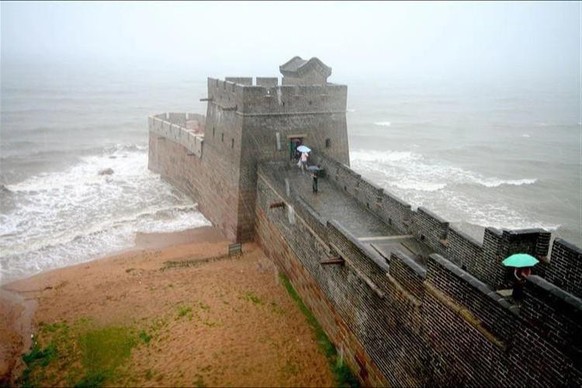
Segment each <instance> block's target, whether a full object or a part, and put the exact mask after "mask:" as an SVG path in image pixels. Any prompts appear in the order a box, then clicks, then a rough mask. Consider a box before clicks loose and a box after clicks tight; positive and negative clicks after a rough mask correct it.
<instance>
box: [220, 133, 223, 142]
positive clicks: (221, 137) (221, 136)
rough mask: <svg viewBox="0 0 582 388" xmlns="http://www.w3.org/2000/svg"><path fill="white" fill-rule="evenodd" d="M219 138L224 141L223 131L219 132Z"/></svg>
mask: <svg viewBox="0 0 582 388" xmlns="http://www.w3.org/2000/svg"><path fill="white" fill-rule="evenodd" d="M220 140H221V141H222V142H223V143H224V133H221V134H220Z"/></svg>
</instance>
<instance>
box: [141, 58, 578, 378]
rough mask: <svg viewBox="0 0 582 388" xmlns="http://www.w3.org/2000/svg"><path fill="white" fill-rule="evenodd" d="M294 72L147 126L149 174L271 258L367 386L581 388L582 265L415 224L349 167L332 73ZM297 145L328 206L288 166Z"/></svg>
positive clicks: (524, 242) (526, 236)
mask: <svg viewBox="0 0 582 388" xmlns="http://www.w3.org/2000/svg"><path fill="white" fill-rule="evenodd" d="M281 72H282V73H283V76H284V78H283V80H282V85H280V84H279V79H278V78H276V77H256V78H254V79H253V78H250V77H226V78H225V79H224V80H218V79H213V78H208V95H207V96H206V98H204V99H203V100H206V101H208V108H207V114H206V117H204V116H200V115H193V114H186V113H162V114H158V115H154V116H150V117H149V118H148V127H149V132H150V141H149V162H148V163H149V168H150V169H152V170H153V171H156V172H158V173H160V175H161V176H162V177H163V178H164V179H166V180H168V181H170V182H171V183H172V184H173V185H174V186H176V187H178V188H179V189H181V190H183V191H184V192H186V193H188V194H189V195H191V196H192V197H193V198H194V199H195V200H196V201H197V203H198V206H199V210H200V211H201V212H202V213H203V214H204V215H205V217H207V218H208V219H209V220H210V221H211V222H212V223H213V224H214V225H216V226H217V227H219V228H220V229H221V230H222V231H223V233H224V234H225V236H226V237H227V238H228V239H230V240H232V241H237V242H247V241H257V242H258V243H259V244H260V245H261V247H262V249H263V250H264V251H265V253H266V254H267V255H268V256H269V257H270V258H271V259H272V260H273V261H274V262H275V263H276V264H277V267H278V269H279V270H280V271H282V272H284V273H285V274H286V275H287V276H288V277H289V279H290V281H291V282H292V284H293V285H294V287H295V288H296V290H297V291H298V293H299V294H300V295H301V297H302V298H303V300H304V301H305V303H306V304H307V305H308V306H309V308H310V309H311V310H312V311H313V313H314V315H315V316H316V317H317V319H318V321H319V322H320V323H321V325H322V326H323V328H324V329H325V331H326V333H327V334H328V335H329V336H330V338H331V339H332V341H333V342H334V344H335V345H336V346H337V348H338V349H339V352H340V353H341V354H342V356H343V359H344V360H345V361H346V362H347V363H348V365H349V366H350V367H351V368H352V369H353V370H354V371H356V373H357V375H358V377H359V379H360V381H361V382H362V383H363V384H365V385H370V386H386V385H394V386H457V385H463V386H466V385H468V386H482V385H491V386H539V387H542V386H543V387H546V386H582V365H581V361H580V360H582V342H581V341H582V331H581V329H582V327H581V325H582V302H581V299H580V298H581V294H582V250H581V249H580V248H578V247H576V246H574V245H573V244H570V243H568V242H566V241H564V240H562V239H560V238H556V239H555V240H554V241H553V244H552V243H551V240H552V236H551V234H550V232H548V231H545V230H543V229H522V230H499V229H496V228H491V227H489V228H486V229H485V230H484V234H483V239H482V240H481V241H480V240H478V239H475V238H474V237H471V236H470V235H468V234H467V233H465V232H463V231H462V230H460V229H459V228H458V227H457V226H455V225H454V223H451V222H449V221H448V220H446V219H444V218H442V217H440V216H439V215H438V214H435V213H433V212H432V211H431V210H430V209H427V208H425V207H419V208H417V209H413V208H412V206H411V205H410V204H409V203H407V202H406V201H404V200H402V199H401V198H398V197H397V196H395V195H393V194H392V193H390V192H389V191H387V190H385V189H383V188H381V187H379V186H378V185H377V184H375V183H373V182H370V181H369V180H367V179H366V178H364V177H362V176H361V174H359V173H357V172H356V171H353V170H352V169H351V168H350V167H349V147H348V137H347V124H346V116H345V111H346V101H347V87H346V86H344V85H335V84H331V83H328V82H327V77H328V76H329V75H330V74H331V68H329V67H328V66H326V65H325V64H323V63H322V62H321V61H320V60H319V59H317V58H312V59H310V60H303V59H301V58H300V57H294V58H292V59H291V60H290V61H288V62H287V63H285V64H284V65H282V66H281ZM298 140H301V141H302V142H303V143H304V144H307V145H309V146H310V148H312V149H313V153H312V155H311V159H310V162H311V164H320V165H321V167H322V168H323V171H324V174H323V175H324V176H323V179H322V180H321V181H320V185H325V186H327V187H326V190H330V192H329V194H330V195H329V196H328V197H326V196H325V195H323V196H322V195H321V194H322V193H321V192H320V193H319V194H313V196H310V194H311V189H310V187H309V184H310V181H309V179H310V178H309V177H308V175H304V174H301V173H300V172H299V171H298V170H297V168H296V167H295V166H294V163H291V160H292V159H293V157H294V156H295V155H294V148H293V147H294V146H295V145H296V144H297V141H298ZM307 193H308V194H307ZM328 199H329V203H325V202H326V201H327V200H328ZM518 252H520V253H529V254H531V255H533V256H535V257H537V258H538V259H539V260H540V262H539V264H538V265H536V266H535V267H534V268H533V274H532V275H531V276H529V277H528V278H527V279H526V281H525V283H524V284H523V290H522V291H523V292H522V295H521V297H518V294H516V296H515V297H514V296H512V293H511V289H510V288H511V287H512V286H513V284H514V277H513V276H514V274H513V272H512V271H513V268H507V267H505V266H503V265H502V261H503V260H504V259H505V258H506V257H508V256H510V255H511V254H513V253H518Z"/></svg>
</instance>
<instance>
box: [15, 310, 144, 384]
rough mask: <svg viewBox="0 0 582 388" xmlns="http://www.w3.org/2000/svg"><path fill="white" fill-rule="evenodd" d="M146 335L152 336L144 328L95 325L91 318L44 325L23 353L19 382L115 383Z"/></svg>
mask: <svg viewBox="0 0 582 388" xmlns="http://www.w3.org/2000/svg"><path fill="white" fill-rule="evenodd" d="M142 333H143V334H142ZM147 338H149V339H151V336H149V335H148V334H147V333H145V332H144V331H142V332H140V333H139V334H138V333H137V332H136V330H134V329H133V328H131V327H123V326H106V327H95V325H94V324H93V323H92V322H91V321H90V320H88V319H81V320H79V321H77V322H76V323H75V324H73V325H71V326H69V325H67V324H65V323H60V322H59V323H52V324H42V325H41V326H40V327H39V331H38V333H37V335H36V338H35V341H34V342H33V346H32V349H31V350H30V352H29V353H27V354H25V355H24V356H23V360H24V362H25V363H26V366H27V368H26V370H25V371H24V372H23V375H22V378H21V381H20V382H19V385H21V386H23V387H35V386H74V387H101V386H103V385H104V384H106V383H107V384H112V383H113V382H114V381H115V380H116V379H117V378H119V377H120V376H119V372H118V368H119V367H120V366H121V365H122V364H124V362H125V361H126V360H127V359H128V358H129V356H130V355H131V350H132V348H133V347H135V346H136V345H138V344H139V343H140V342H141V341H143V342H146V339H147ZM140 339H141V341H140ZM148 342H149V341H148ZM146 343H147V342H146Z"/></svg>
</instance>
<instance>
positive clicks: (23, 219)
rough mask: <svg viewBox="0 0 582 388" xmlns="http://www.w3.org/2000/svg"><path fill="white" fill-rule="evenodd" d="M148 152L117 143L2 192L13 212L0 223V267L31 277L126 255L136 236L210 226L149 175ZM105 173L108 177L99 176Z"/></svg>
mask: <svg viewBox="0 0 582 388" xmlns="http://www.w3.org/2000/svg"><path fill="white" fill-rule="evenodd" d="M145 150H146V148H145V147H141V146H137V145H123V144H119V145H116V146H112V147H110V148H108V149H107V150H102V152H101V153H100V154H99V155H90V156H85V157H82V158H81V159H80V161H79V162H78V163H77V164H75V165H74V166H71V167H69V168H67V169H66V170H64V171H59V172H53V173H42V174H39V175H35V176H33V177H30V178H28V179H26V180H24V181H22V182H19V183H16V184H11V185H6V186H5V189H6V190H9V191H10V193H9V195H10V198H11V201H12V202H13V203H14V206H11V207H10V208H9V209H7V210H5V211H4V213H3V214H2V219H0V222H1V223H2V225H1V226H0V263H1V262H3V263H6V262H9V266H8V268H10V271H12V268H14V271H16V272H17V271H19V268H20V269H22V271H24V272H25V273H26V274H27V275H30V274H31V272H30V271H34V270H36V269H48V268H56V267H58V266H63V265H70V264H73V263H75V262H77V261H78V260H81V259H90V258H92V257H95V256H96V255H101V254H104V253H107V252H111V251H114V250H119V249H125V248H127V247H129V246H131V245H132V244H133V236H134V235H135V233H137V232H144V233H149V232H171V231H178V230H185V229H189V228H194V227H199V226H203V225H208V221H207V220H206V219H205V218H204V217H203V216H202V214H201V213H200V212H198V211H197V207H196V205H195V204H194V203H193V202H192V200H191V199H190V198H188V197H187V196H186V195H185V194H183V193H181V192H180V191H178V190H176V189H175V188H173V187H172V186H170V185H169V184H167V183H165V182H164V181H163V180H161V179H160V177H159V175H157V174H154V173H153V172H151V171H149V170H148V169H147V152H145ZM111 156H115V158H111ZM106 168H111V169H112V170H113V174H112V175H107V176H101V175H99V174H98V172H99V171H101V170H103V169H106ZM31 263H34V264H31ZM14 271H12V272H14ZM27 271H28V272H27Z"/></svg>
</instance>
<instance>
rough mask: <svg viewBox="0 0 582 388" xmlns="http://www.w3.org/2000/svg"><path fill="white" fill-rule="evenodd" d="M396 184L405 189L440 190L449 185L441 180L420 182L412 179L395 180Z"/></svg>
mask: <svg viewBox="0 0 582 388" xmlns="http://www.w3.org/2000/svg"><path fill="white" fill-rule="evenodd" d="M394 186H395V187H398V188H399V189H403V190H418V191H439V190H443V189H444V188H445V187H447V184H446V183H440V182H419V181H413V180H411V181H398V182H394Z"/></svg>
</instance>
